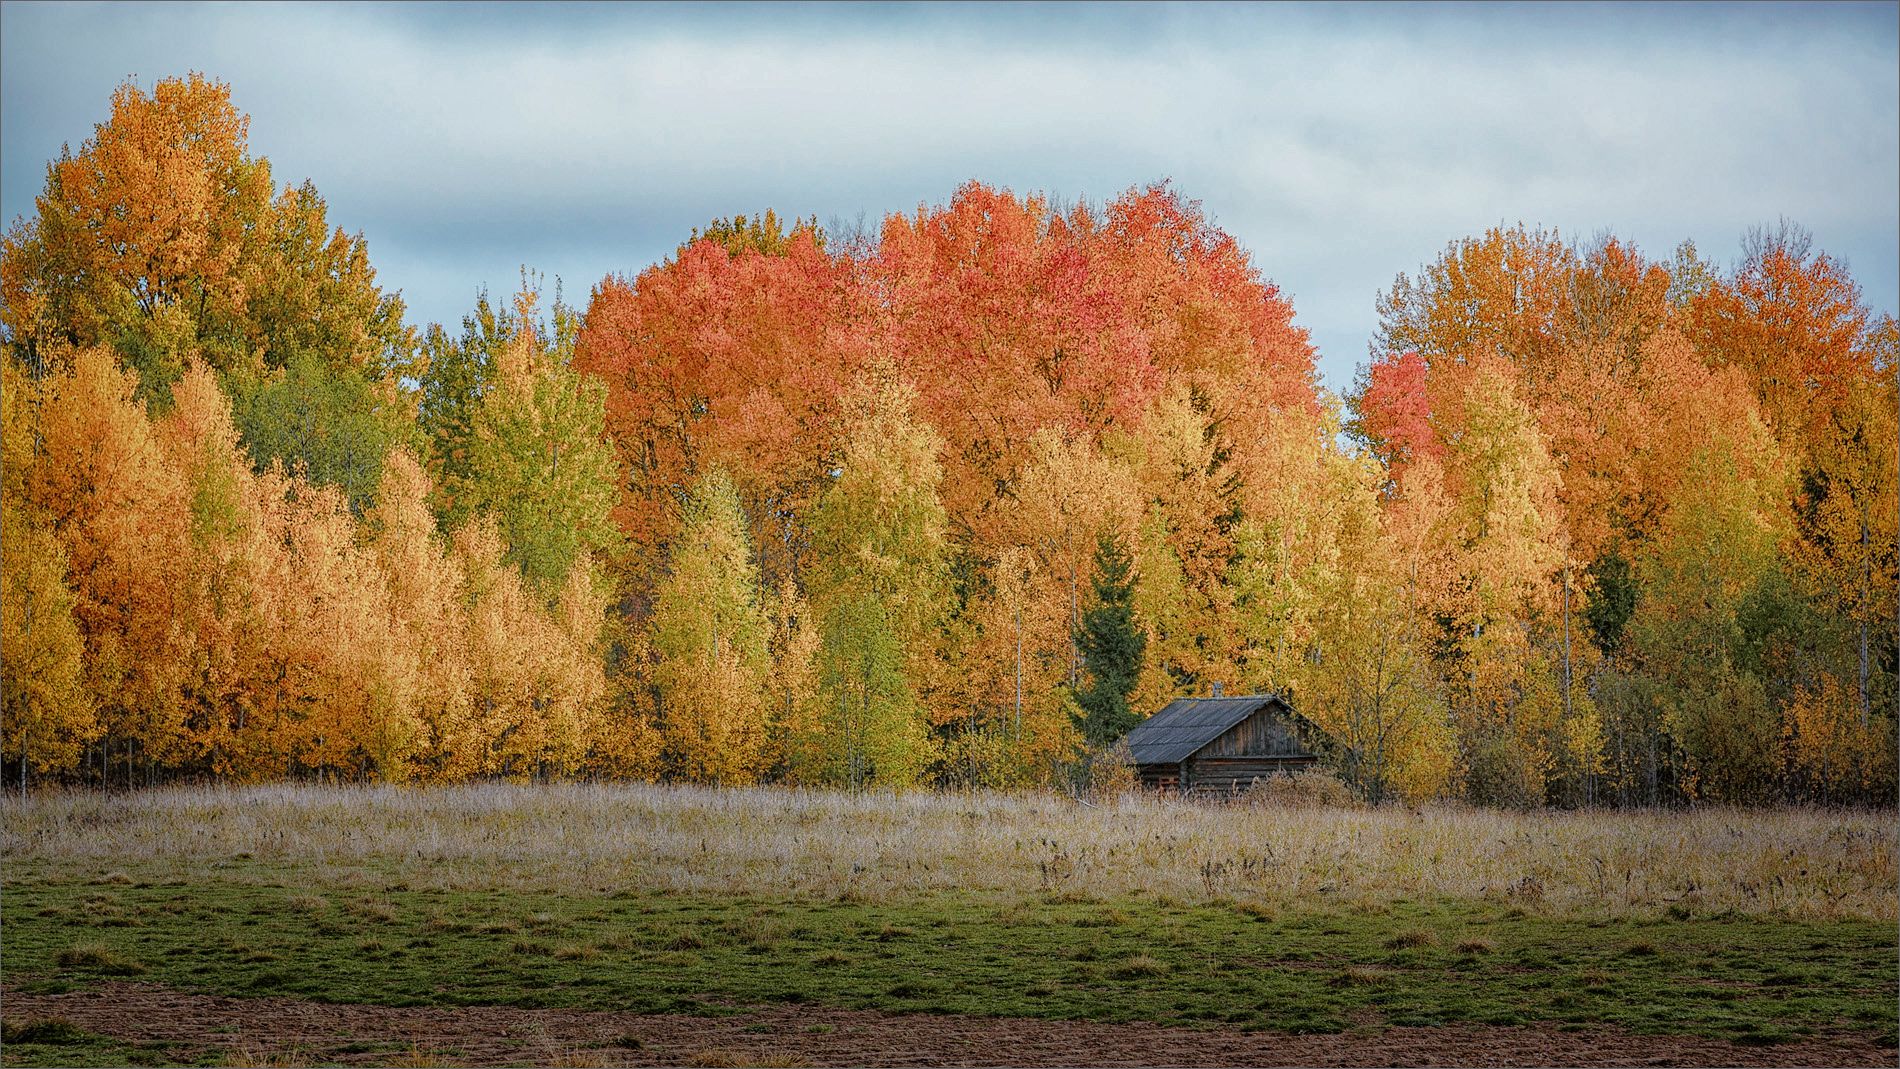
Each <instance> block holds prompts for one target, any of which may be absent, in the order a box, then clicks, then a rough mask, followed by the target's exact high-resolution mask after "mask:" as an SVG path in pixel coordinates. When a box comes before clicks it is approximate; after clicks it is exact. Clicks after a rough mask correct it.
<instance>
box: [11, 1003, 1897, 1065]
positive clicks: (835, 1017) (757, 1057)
mask: <svg viewBox="0 0 1900 1069" xmlns="http://www.w3.org/2000/svg"><path fill="white" fill-rule="evenodd" d="M0 993H3V994H4V996H5V999H4V1006H5V1015H6V1018H7V1020H9V1021H15V1022H25V1021H31V1020H36V1019H43V1018H50V1017H59V1018H64V1019H65V1020H67V1021H69V1022H71V1023H72V1024H74V1025H76V1026H78V1027H80V1028H83V1029H85V1030H87V1031H89V1032H95V1033H99V1034H102V1035H108V1036H112V1037H115V1038H117V1039H120V1040H123V1041H126V1042H133V1043H150V1042H165V1043H169V1044H176V1046H174V1047H171V1048H170V1049H169V1054H170V1056H173V1057H177V1058H179V1059H181V1060H186V1059H190V1058H195V1057H198V1056H200V1055H203V1054H207V1053H219V1052H221V1053H222V1054H223V1056H224V1057H225V1058H226V1060H227V1064H233V1065H245V1064H250V1065H264V1064H270V1065H299V1064H312V1063H324V1064H347V1065H390V1064H407V1065H471V1066H477V1065H482V1066H485V1065H564V1066H592V1065H601V1066H608V1065H629V1066H673V1065H688V1066H719V1065H754V1066H757V1065H776V1066H797V1065H811V1066H829V1065H838V1066H868V1065H881V1066H991V1065H1010V1066H1230V1065H1258V1066H1290V1065H1311V1066H1335V1065H1336V1066H1379V1065H1417V1066H1544V1065H1575V1066H1665V1065H1667V1066H1675V1065H1681V1066H1809V1065H1813V1066H1837V1065H1838V1066H1860V1065H1881V1066H1891V1065H1893V1064H1894V1058H1895V1055H1894V1051H1893V1050H1891V1049H1889V1048H1885V1047H1880V1046H1878V1045H1876V1044H1875V1042H1874V1041H1873V1039H1872V1038H1870V1037H1866V1036H1859V1035H1853V1034H1843V1035H1838V1036H1832V1037H1825V1038H1822V1037H1810V1038H1805V1039H1801V1040H1798V1041H1795V1042H1789V1043H1781V1044H1777V1045H1774V1046H1768V1047H1745V1046H1737V1045H1735V1044H1733V1043H1730V1042H1727V1041H1725V1040H1715V1039H1704V1038H1699V1037H1694V1036H1647V1035H1634V1034H1631V1033H1627V1032H1620V1031H1616V1030H1613V1029H1606V1028H1592V1029H1587V1030H1583V1031H1561V1030H1559V1029H1558V1028H1556V1027H1555V1026H1523V1027H1517V1026H1514V1027H1487V1026H1483V1025H1457V1026H1450V1027H1442V1028H1388V1029H1385V1030H1382V1031H1377V1030H1371V1029H1367V1030H1364V1031H1356V1032H1349V1033H1344V1034H1340V1035H1304V1036H1296V1035H1279V1034H1274V1033H1268V1032H1240V1031H1236V1030H1232V1029H1220V1028H1210V1029H1189V1028H1159V1027H1154V1026H1151V1025H1142V1024H1102V1023H1095V1022H1087V1021H1044V1020H1030V1019H1015V1018H1011V1019H997V1018H985V1017H959V1016H951V1015H942V1016H938V1015H920V1014H884V1013H878V1012H876V1011H869V1010H841V1009H821V1008H817V1007H811V1006H771V1007H748V1008H744V1009H743V1010H741V1011H740V1012H737V1013H734V1014H732V1015H730V1016H720V1017H692V1016H685V1015H677V1014H635V1013H612V1012H597V1011H584V1010H533V1009H519V1008H514V1007H507V1006H484V1007H422V1008H417V1007H394V1006H363V1005H339V1004H330V1003H321V1002H305V1001H300V1000H296V999H285V998H251V999H237V998H225V997H221V996H214V995H194V994H188V993H185V992H180V991H174V990H172V989H170V988H165V987H160V986H157V985H154V984H135V983H111V984H106V985H103V986H101V987H98V988H94V989H90V990H86V991H75V992H68V993H66V994H59V995H30V994H25V993H23V992H20V991H17V990H13V989H11V988H9V989H6V990H4V992H0Z"/></svg>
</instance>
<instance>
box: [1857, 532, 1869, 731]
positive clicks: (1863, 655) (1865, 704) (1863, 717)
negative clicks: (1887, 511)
mask: <svg viewBox="0 0 1900 1069" xmlns="http://www.w3.org/2000/svg"><path fill="white" fill-rule="evenodd" d="M1872 570H1873V561H1872V559H1871V558H1869V557H1868V555H1867V515H1866V513H1862V514H1861V517H1860V612H1859V613H1857V614H1856V615H1858V616H1859V617H1860V726H1861V727H1863V728H1864V727H1866V726H1867V721H1868V719H1869V718H1870V717H1871V715H1872V709H1871V705H1870V703H1869V701H1868V698H1867V612H1868V610H1869V609H1870V608H1872V606H1870V605H1869V604H1868V602H1870V601H1872V600H1873V596H1872V592H1871V591H1870V590H1869V589H1868V586H1869V582H1868V580H1869V575H1870V573H1871V572H1872Z"/></svg>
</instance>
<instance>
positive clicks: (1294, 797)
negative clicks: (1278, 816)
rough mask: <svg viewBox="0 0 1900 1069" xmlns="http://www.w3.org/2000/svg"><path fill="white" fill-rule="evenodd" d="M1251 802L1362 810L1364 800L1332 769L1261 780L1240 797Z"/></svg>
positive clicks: (1290, 806)
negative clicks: (1331, 770)
mask: <svg viewBox="0 0 1900 1069" xmlns="http://www.w3.org/2000/svg"><path fill="white" fill-rule="evenodd" d="M1241 797H1242V798H1243V799H1245V800H1246V802H1247V803H1248V804H1250V805H1269V806H1284V807H1289V808H1316V809H1359V808H1363V803H1362V802H1360V801H1359V799H1358V797H1357V796H1356V795H1354V794H1353V793H1352V788H1350V787H1348V786H1346V785H1345V784H1344V783H1343V782H1341V781H1340V780H1339V778H1338V777H1336V776H1334V775H1333V774H1332V773H1330V772H1322V771H1320V770H1318V769H1309V770H1307V771H1305V772H1297V773H1294V774H1293V775H1290V776H1270V777H1268V778H1266V779H1262V780H1258V781H1256V782H1255V783H1254V785H1253V787H1252V788H1251V789H1250V790H1248V791H1247V792H1246V793H1245V794H1243V795H1242V796H1241Z"/></svg>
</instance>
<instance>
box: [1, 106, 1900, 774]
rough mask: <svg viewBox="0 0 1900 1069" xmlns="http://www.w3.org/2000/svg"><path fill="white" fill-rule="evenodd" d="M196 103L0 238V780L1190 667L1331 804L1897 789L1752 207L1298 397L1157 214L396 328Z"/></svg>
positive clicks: (1879, 543)
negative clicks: (1306, 752)
mask: <svg viewBox="0 0 1900 1069" xmlns="http://www.w3.org/2000/svg"><path fill="white" fill-rule="evenodd" d="M247 122H248V121H247V119H246V118H245V117H244V116H243V115H242V114H241V113H240V112H238V111H237V109H236V108H235V106H234V105H233V103H232V101H231V96H230V91H229V88H228V87H227V86H225V85H223V84H220V83H217V82H214V81H210V80H207V79H205V78H203V77H201V76H198V75H192V76H190V77H187V78H179V79H168V80H165V81H161V82H159V83H158V84H157V85H156V86H155V87H154V88H153V89H152V91H151V92H149V93H147V92H144V91H142V90H141V89H139V88H138V87H137V86H135V85H131V84H127V85H125V86H122V87H121V88H120V89H119V90H118V91H117V92H116V93H115V95H114V97H113V100H112V113H111V117H110V118H109V119H108V120H107V121H106V122H104V123H101V124H100V125H98V126H97V127H96V128H95V130H94V131H93V135H92V137H91V138H90V139H88V140H87V141H85V142H84V143H83V144H82V145H81V146H80V148H79V149H78V150H77V151H76V152H75V151H72V150H70V149H69V150H67V151H65V152H63V153H62V155H61V156H60V158H59V159H57V160H55V161H53V162H52V163H51V164H50V165H49V166H48V169H47V178H46V184H45V187H44V190H43V192H42V193H41V194H40V196H39V198H38V199H37V201H36V211H35V215H34V217H33V218H31V219H22V220H18V221H16V222H15V223H14V224H13V226H12V227H11V229H9V230H8V232H7V234H6V236H5V239H4V244H3V245H0V302H3V304H4V307H3V308H0V329H3V330H4V337H3V338H0V342H3V343H4V348H5V350H6V358H5V361H4V365H5V366H4V375H5V378H4V383H3V390H0V402H3V407H4V412H3V423H4V456H3V458H0V474H3V475H4V483H3V485H0V515H3V516H4V524H5V528H4V536H3V541H4V552H5V568H4V570H3V573H0V574H3V575H4V591H3V596H0V607H3V608H4V628H3V630H0V638H3V639H4V659H5V673H4V681H3V682H0V700H3V709H0V711H3V713H4V718H5V719H4V731H3V732H0V743H3V745H0V751H4V756H5V759H6V761H7V762H8V771H9V772H10V773H11V774H13V775H17V776H18V777H19V783H20V785H21V787H22V789H24V787H25V784H26V783H27V779H28V777H29V776H39V777H42V778H51V779H56V780H63V781H69V782H90V783H102V784H108V785H121V784H134V783H142V782H151V781H153V780H156V779H162V778H175V777H218V778H230V779H238V780H245V779H258V778H267V777H280V776H287V775H288V776H314V777H337V778H344V779H360V778H368V777H374V778H380V779H388V780H397V781H407V780H453V779H461V778H467V777H476V776H503V777H540V776H572V775H599V776H613V777H632V778H667V779H673V780H687V781H695V782H710V783H721V784H748V783H757V782H785V783H800V784H831V785H841V786H849V787H864V786H912V785H945V786H965V785H995V786H1010V785H1031V784H1042V783H1052V782H1057V781H1062V780H1064V779H1065V778H1068V777H1073V776H1075V775H1077V774H1079V773H1078V770H1079V769H1084V768H1086V767H1088V762H1087V761H1086V760H1085V759H1084V758H1085V755H1087V754H1089V753H1090V752H1097V751H1100V750H1101V749H1102V748H1105V747H1108V746H1110V745H1112V744H1113V743H1114V741H1115V740H1116V739H1118V738H1119V737H1120V736H1121V735H1123V734H1125V733H1126V732H1127V730H1128V729H1129V728H1130V727H1132V726H1133V725H1134V724H1135V723H1138V722H1139V720H1140V719H1141V718H1142V717H1144V716H1146V715H1147V714H1149V713H1151V712H1153V711H1154V710H1156V709H1158V708H1160V707H1161V705H1163V704H1165V702H1166V701H1167V700H1169V699H1170V698H1172V697H1175V696H1180V695H1184V694H1194V693H1205V692H1206V690H1207V688H1208V687H1209V686H1210V685H1211V684H1214V683H1221V684H1223V685H1225V686H1226V688H1227V689H1228V691H1229V692H1230V693H1241V692H1254V691H1273V692H1279V693H1283V694H1286V695H1288V696H1289V697H1290V699H1291V700H1292V702H1293V704H1294V706H1295V707H1296V708H1297V709H1298V710H1299V711H1300V713H1301V714H1302V715H1304V716H1306V717H1308V718H1309V719H1311V720H1313V721H1314V722H1315V723H1317V724H1318V725H1319V726H1320V727H1322V728H1324V729H1325V731H1326V733H1327V735H1328V736H1329V739H1330V743H1329V745H1330V746H1331V748H1332V750H1333V753H1332V759H1333V764H1334V766H1335V767H1336V768H1337V769H1338V770H1339V771H1340V774H1341V775H1342V776H1343V777H1344V778H1345V779H1346V780H1347V781H1348V782H1349V783H1350V784H1351V785H1352V786H1353V787H1354V789H1355V790H1357V791H1359V792H1360V793H1362V794H1363V795H1365V796H1366V797H1368V798H1370V799H1373V800H1382V799H1386V798H1404V799H1410V800H1417V799H1425V798H1432V797H1441V796H1462V797H1466V798H1469V799H1472V800H1475V801H1479V802H1484V803H1492V804H1506V805H1525V804H1546V803H1549V804H1564V805H1577V804H1611V803H1616V804H1653V803H1658V802H1674V801H1686V800H1700V799H1707V800H1718V801H1725V802H1743V803H1763V802H1772V801H1781V800H1796V799H1814V800H1822V801H1887V802H1890V801H1891V800H1892V798H1893V792H1894V783H1895V760H1894V753H1895V727H1894V725H1895V705H1896V699H1897V695H1896V686H1895V677H1896V672H1897V671H1900V657H1897V654H1896V645H1897V641H1896V640H1897V632H1896V615H1897V611H1896V582H1895V574H1896V556H1897V553H1896V546H1895V543H1896V518H1895V507H1896V506H1895V481H1896V480H1895V475H1896V463H1897V459H1896V458H1897V456H1900V454H1897V453H1896V449H1897V446H1896V434H1895V414H1896V394H1895V357H1896V349H1897V348H1900V331H1896V328H1895V324H1894V321H1893V319H1892V318H1891V317H1889V316H1879V317H1875V316H1873V315H1872V314H1871V313H1870V311H1869V309H1868V308H1867V306H1866V304H1865V302H1864V300H1863V299H1862V296H1861V293H1860V290H1859V288H1858V286H1857V285H1856V284H1855V282H1854V280H1853V278H1852V276H1851V275H1850V274H1849V273H1848V271H1847V270H1846V267H1845V265H1843V264H1842V263H1841V262H1840V261H1839V260H1837V259H1835V258H1833V257H1831V256H1829V255H1827V254H1826V253H1825V252H1822V251H1820V250H1816V249H1814V248H1812V247H1811V243H1810V239H1809V238H1808V237H1807V235H1806V234H1805V233H1804V232H1802V231H1801V230H1799V228H1797V227H1793V226H1791V225H1788V224H1785V223H1784V224H1782V225H1780V226H1778V227H1773V228H1764V229H1761V230H1757V231H1754V232H1751V234H1750V235H1748V237H1747V238H1746V239H1745V241H1744V243H1743V248H1742V250H1741V255H1740V257H1739V259H1738V260H1737V261H1736V262H1735V264H1734V266H1733V267H1732V268H1730V269H1727V270H1723V269H1719V268H1717V267H1716V266H1715V265H1714V264H1712V263H1710V262H1708V261H1706V260H1704V259H1702V258H1701V256H1700V255H1699V253H1698V251H1697V250H1696V248H1695V247H1694V246H1693V245H1692V244H1690V243H1688V242H1684V243H1683V244H1682V245H1681V246H1679V247H1678V248H1677V249H1675V250H1673V251H1672V253H1671V254H1670V256H1669V257H1667V258H1665V259H1652V258H1649V257H1647V256H1645V255H1644V254H1643V253H1642V252H1641V251H1639V250H1638V249H1636V248H1635V247H1634V246H1632V245H1630V244H1628V243H1626V242H1623V241H1619V240H1618V239H1616V238H1614V237H1611V236H1601V237H1598V238H1595V239H1592V240H1589V241H1575V240H1568V239H1565V238H1563V237H1561V236H1560V235H1558V234H1557V233H1555V232H1551V231H1547V230H1543V229H1537V228H1527V227H1524V226H1521V225H1520V226H1516V227H1509V228H1504V227H1500V228H1497V229H1493V230H1491V231H1488V232H1486V233H1485V234H1483V235H1481V236H1477V237H1473V238H1467V239H1461V240H1458V241H1454V242H1453V243H1451V244H1450V245H1449V246H1447V248H1446V249H1445V251H1444V252H1443V253H1442V254H1441V255H1440V256H1439V257H1438V258H1437V259H1436V260H1435V261H1434V262H1432V263H1430V264H1427V265H1425V266H1424V267H1422V268H1421V269H1420V270H1419V271H1417V272H1416V273H1415V274H1412V275H1400V276H1398V278H1397V279H1396V281H1395V282H1394V284H1393V285H1392V287H1391V288H1390V289H1389V290H1387V291H1386V292H1384V293H1382V294H1380V295H1379V297H1378V313H1379V323H1380V325H1379V330H1378V334H1377V336H1376V337H1375V338H1374V339H1373V343H1372V354H1373V358H1372V359H1371V360H1369V362H1368V363H1367V364H1366V365H1365V366H1364V367H1363V369H1362V371H1361V373H1360V376H1359V378H1358V380H1357V381H1356V383H1355V384H1354V386H1353V388H1352V389H1351V390H1350V391H1349V392H1348V393H1347V395H1346V396H1344V397H1337V396H1334V395H1332V394H1330V393H1328V392H1327V391H1325V390H1323V389H1322V388H1320V386H1319V383H1318V379H1317V376H1316V374H1315V372H1314V368H1313V350H1312V346H1311V344H1310V342H1309V340H1308V338H1307V335H1306V333H1305V332H1304V331H1303V330H1302V329H1300V328H1299V327H1297V326H1295V325H1294V323H1293V309H1292V306H1291V303H1290V302H1289V301H1288V300H1287V298H1286V297H1285V296H1284V295H1283V294H1282V293H1281V292H1280V291H1279V290H1278V289H1277V288H1276V287H1275V286H1274V285H1273V284H1272V283H1270V282H1268V281H1267V280H1266V279H1265V278H1264V277H1263V275H1262V274H1261V272H1260V270H1259V269H1258V268H1257V267H1256V266H1255V265H1254V263H1253V262H1252V260H1251V257H1250V256H1249V255H1248V254H1247V252H1246V251H1245V250H1243V249H1242V248H1241V247H1240V246H1239V245H1238V244H1237V243H1236V242H1235V241H1234V239H1233V238H1232V237H1231V236H1229V235H1227V234H1225V233H1223V232H1222V231H1221V230H1220V229H1219V228H1217V227H1216V226H1214V225H1212V224H1211V223H1210V222H1209V221H1208V220H1207V219H1206V218H1205V216H1204V215H1203V214H1202V212H1201V211H1200V208H1199V206H1198V205H1197V204H1196V203H1194V202H1192V201H1188V200H1186V199H1184V198H1183V197H1182V196H1181V195H1180V194H1178V193H1177V192H1176V191H1174V190H1173V189H1172V188H1170V187H1168V186H1166V185H1160V186H1153V187H1148V188H1141V189H1135V190H1131V191H1129V192H1127V193H1125V194H1123V195H1121V196H1119V197H1117V198H1116V199H1114V200H1112V201H1109V202H1107V203H1106V204H1101V205H1089V204H1081V205H1076V206H1072V207H1066V208H1065V207H1059V206H1057V205H1054V204H1052V203H1051V202H1049V201H1048V200H1046V199H1044V198H1041V197H1037V196H1018V195H1015V194H1013V193H1011V192H1009V191H1007V190H1000V189H996V188H992V187H989V186H985V185H982V184H980V183H974V182H973V183H970V184H967V185H965V186H963V187H962V188H961V189H959V190H958V191H957V192H956V194H955V195H954V196H953V197H952V198H951V199H950V201H949V203H947V204H942V205H936V206H924V207H920V208H918V209H917V210H916V211H915V212H914V213H899V214H892V215H889V216H887V217H885V218H884V219H883V220H882V221H881V223H880V224H879V225H878V226H876V227H874V228H868V229H866V228H860V230H858V231H856V232H852V233H848V234H847V233H827V232H826V231H825V230H824V229H823V228H821V227H820V226H818V225H817V223H816V221H815V220H791V221H790V222H789V223H787V222H786V221H783V220H781V219H780V218H779V217H778V216H777V215H776V214H774V213H772V212H766V213H765V214H764V215H763V216H759V217H756V218H748V217H746V216H735V217H732V218H729V219H721V220H715V221H713V222H712V223H711V224H709V226H708V227H707V228H706V229H705V230H704V231H697V230H696V231H694V232H693V233H692V234H691V235H690V237H689V238H688V240H686V241H685V242H683V243H682V244H681V245H680V246H679V248H678V249H677V250H676V251H675V252H674V253H673V254H672V255H671V256H669V257H667V258H666V259H665V260H664V261H662V262H660V263H658V264H655V265H653V266H651V267H648V268H646V269H645V270H643V271H640V272H639V273H638V274H636V275H632V276H621V275H615V276H610V277H608V278H605V279H603V280H601V281H600V282H599V283H598V284H596V285H595V286H594V287H593V288H592V290H591V292H590V294H589V296H588V300H587V302H586V305H585V307H584V308H575V307H572V306H569V305H568V304H567V303H566V302H565V299H564V296H563V295H562V294H561V293H560V292H559V290H558V288H557V290H556V292H555V294H553V296H552V298H551V299H549V297H548V295H546V294H544V293H543V292H541V289H542V287H541V286H540V284H539V282H538V280H537V279H536V278H534V277H532V276H530V275H529V274H528V273H527V272H525V271H524V273H523V278H522V286H521V289H520V292H519V293H518V294H516V295H514V296H513V298H512V299H508V300H492V299H491V298H490V296H489V295H488V294H487V293H485V292H484V293H482V294H480V295H478V297H477V299H476V301H475V307H474V309H473V310H472V311H471V313H470V314H469V315H467V316H466V317H465V318H464V320H463V322H462V323H461V324H460V325H459V329H455V328H449V327H444V326H442V325H432V326H430V327H429V328H428V329H427V330H426V331H417V330H416V329H414V328H413V327H411V326H410V325H408V324H407V323H406V322H405V318H404V315H405V309H404V306H403V304H402V301H401V299H400V296H399V295H398V294H395V293H391V292H386V291H384V290H383V289H382V288H381V287H379V286H378V284H377V282H376V277H375V273H374V270H373V268H372V267H371V265H370V261H369V257H368V249H367V244H366V242H365V241H364V239H363V238H362V236H361V235H355V236H352V235H349V234H347V233H345V232H344V231H343V230H341V229H340V228H335V227H333V225H332V224H331V222H330V220H329V218H328V212H327V206H326V205H325V203H324V201H323V200H322V198H321V197H320V196H319V194H318V193H317V191H316V189H315V188H314V187H313V186H311V185H310V184H309V183H307V182H306V183H303V184H301V185H297V186H286V187H284V188H283V189H281V190H279V189H278V188H277V187H276V185H275V180H274V178H273V177H272V174H271V170H270V165H269V162H268V161H267V160H264V159H262V158H259V157H254V156H252V155H251V154H250V153H249V151H248V148H247V141H246V135H247Z"/></svg>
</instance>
